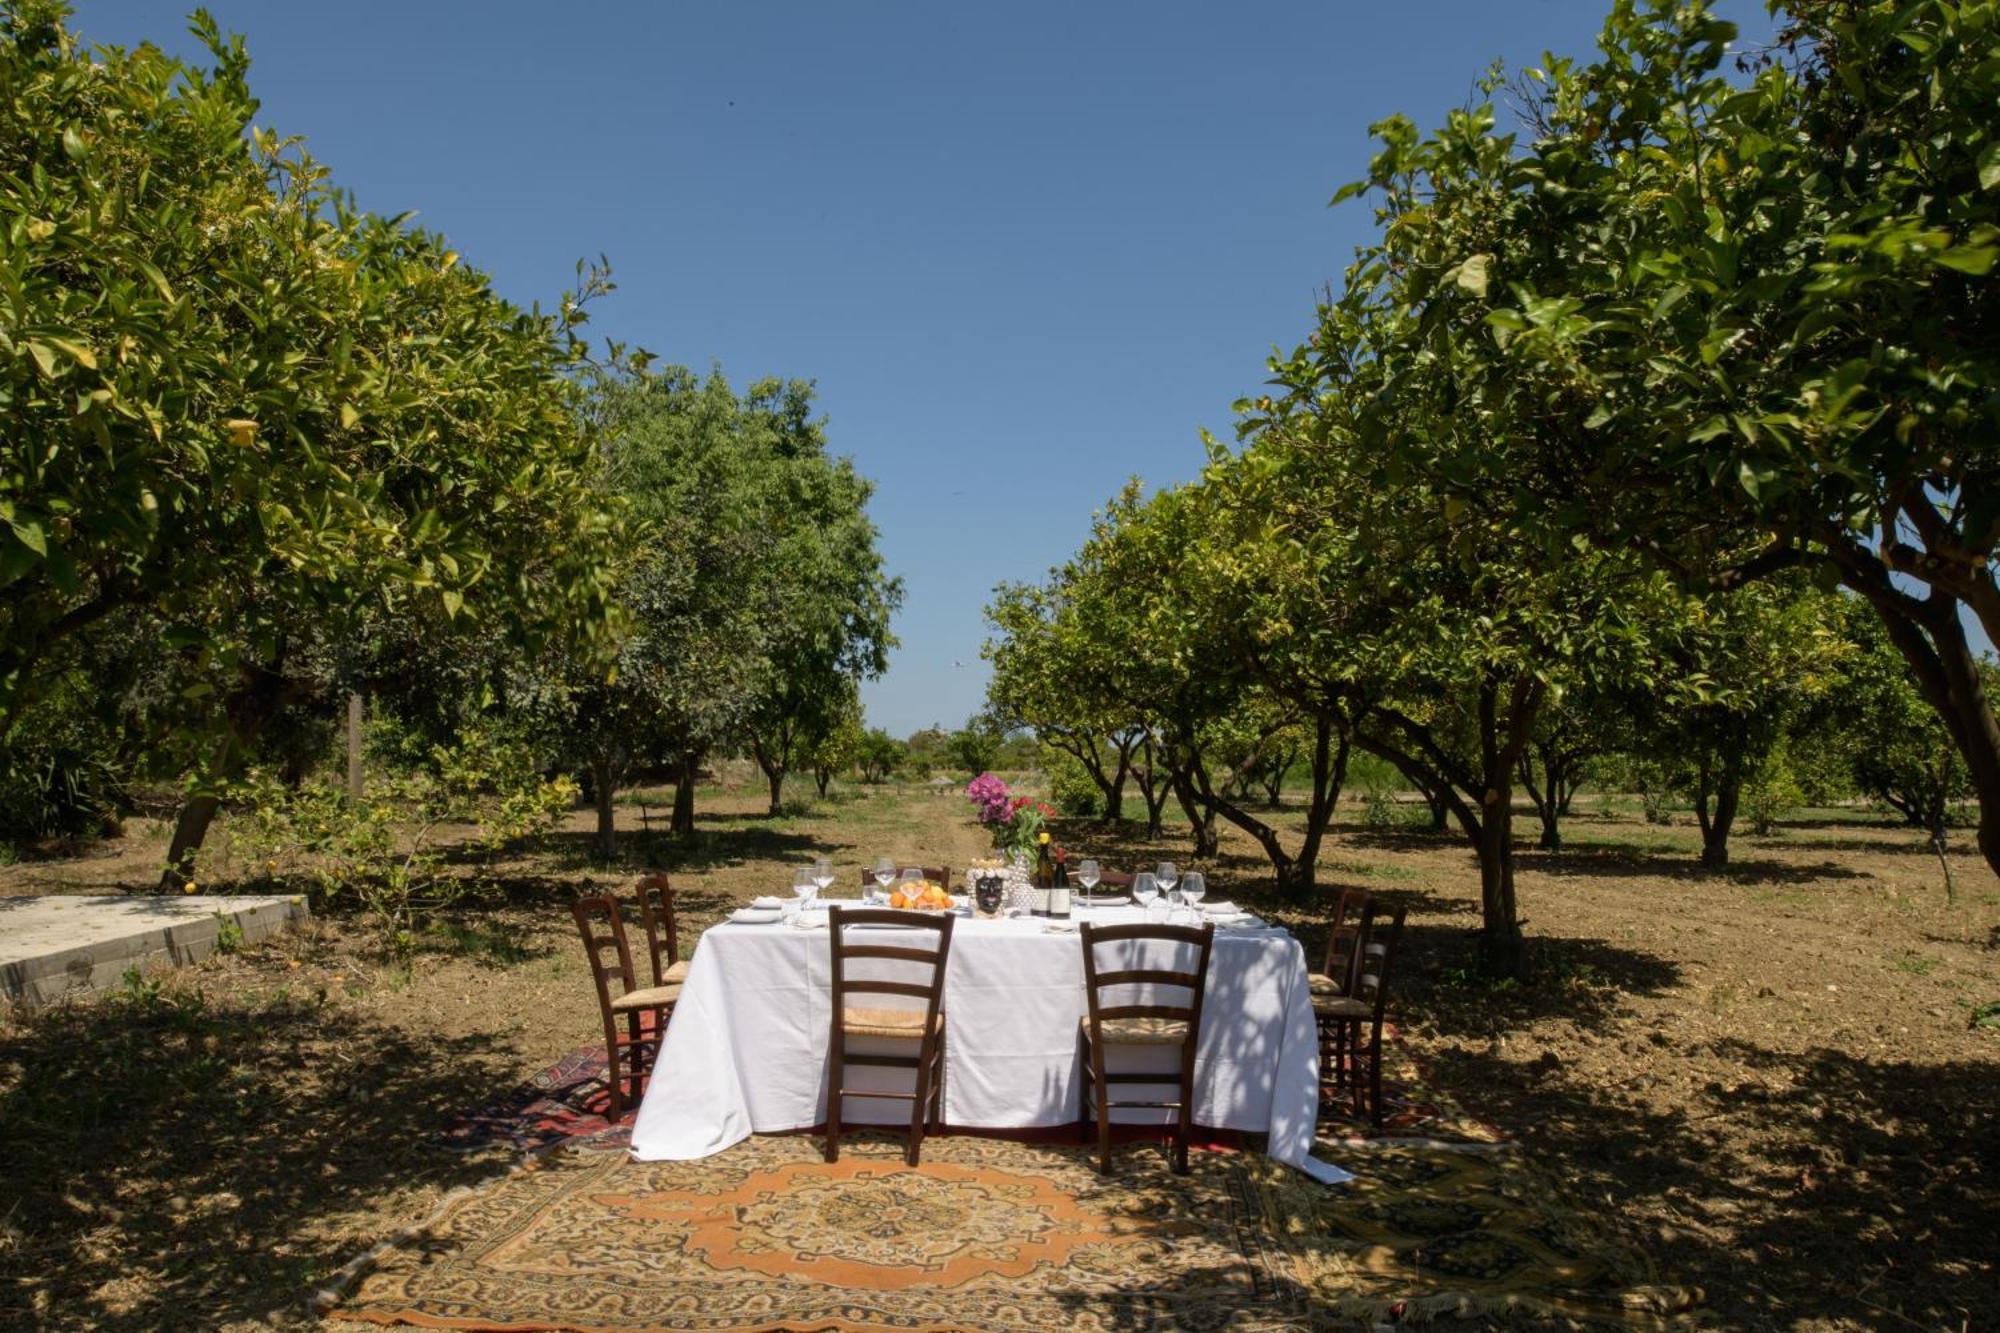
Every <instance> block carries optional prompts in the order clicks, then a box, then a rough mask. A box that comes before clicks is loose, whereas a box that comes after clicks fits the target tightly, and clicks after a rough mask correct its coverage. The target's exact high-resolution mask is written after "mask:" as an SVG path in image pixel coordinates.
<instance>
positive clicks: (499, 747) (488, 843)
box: [231, 729, 576, 962]
mask: <svg viewBox="0 0 2000 1333" xmlns="http://www.w3.org/2000/svg"><path fill="white" fill-rule="evenodd" d="M231 795H232V800H233V801H234V802H235V803H237V804H239V805H241V806H242V807H244V808H246V809H248V810H249V811H250V812H251V815H252V819H251V821H250V827H249V829H248V831H247V832H246V833H244V834H242V835H240V836H241V837H243V838H245V839H247V841H248V842H249V844H250V850H251V851H252V853H253V855H254V856H255V858H256V859H257V860H259V861H262V862H263V865H264V869H265V871H266V873H268V874H276V873H278V870H279V866H280V863H281V862H282V863H284V864H287V865H291V866H296V867H298V868H299V869H300V870H302V871H303V872H304V874H305V875H306V876H307V878H308V882H309V883H310V884H311V886H312V888H311V893H312V897H313V899H314V902H313V908H314V910H315V911H325V910H335V911H338V910H343V909H345V910H356V911H359V912H360V914H361V915H362V916H363V917H364V918H365V919H367V920H368V921H370V922H371V923H372V924H373V925H374V927H375V930H376V934H377V938H378V939H379V941H380V942H381V944H382V946H383V947H384V948H385V949H386V950H387V951H388V952H389V953H390V954H392V955H394V956H395V957H396V958H397V959H399V960H402V961H405V962H407V961H408V960H409V958H410V957H411V956H412V954H414V953H415V951H416V948H417V945H418V942H419V939H420V937H421V933H422V927H423V922H424V920H425V919H426V918H427V917H428V916H429V915H430V914H431V913H433V912H436V911H438V910H440V909H442V908H446V907H449V906H450V905H452V904H453V903H455V902H458V901H459V900H461V899H462V898H464V897H466V896H467V895H468V894H470V893H474V892H477V891H478V889H479V888H480V887H481V884H482V878H481V875H480V873H479V864H480V863H478V862H475V868H474V870H473V872H472V873H470V874H458V873H454V872H453V871H452V870H451V868H450V867H449V866H448V865H447V863H446V857H445V849H444V848H442V847H440V846H438V844H437V836H438V834H439V832H440V830H441V829H443V828H444V827H446V826H448V825H471V826H472V829H473V833H472V836H471V838H470V839H468V840H466V841H464V842H461V843H460V844H459V846H458V848H457V849H456V851H457V853H458V855H459V856H460V857H461V858H463V857H464V854H465V853H466V852H472V853H474V854H475V855H476V854H480V853H483V854H484V859H485V863H486V864H490V863H491V861H492V859H493V857H494V856H496V855H497V854H498V852H499V851H500V849H501V848H503V847H505V846H506V845H507V844H509V843H511V842H514V841H516V840H517V839H520V838H524V837H528V836H531V835H533V834H536V833H540V832H545V831H547V830H548V829H550V828H553V827H554V826H555V824H556V822H557V821H558V820H560V819H562V818H563V817H564V816H565V815H566V814H567V813H568V812H569V810H570V809H571V808H572V807H573V806H574V805H575V803H576V784H575V783H574V782H573V781H572V780H571V779H570V778H569V777H568V776H567V775H563V776H558V777H556V778H553V779H544V778H543V777H542V776H541V775H540V773H539V772H538V771H537V768H536V765H535V762H534V756H533V754H532V753H531V752H530V751H529V750H528V749H527V748H526V747H525V746H522V745H519V744H514V743H509V742H506V741H503V740H501V739H498V738H496V737H494V736H493V735H491V734H489V733H487V732H485V731H482V730H479V729H473V730H470V731H468V732H466V733H465V734H464V735H462V736H461V737H460V738H459V739H458V741H457V742H456V743H454V744H452V745H448V746H447V745H438V746H434V747H432V749H431V750H430V752H429V754H428V756H427V758H426V761H425V763H424V764H423V765H422V766H421V767H419V768H417V769H415V770H414V771H411V772H407V773H403V774H400V775H396V776H389V777H384V778H381V779H378V780H377V781H376V782H374V783H373V784H372V785H371V788H370V791H369V794H368V799H367V800H365V801H358V802H357V801H350V800H349V799H348V798H347V794H346V792H345V791H344V790H343V789H342V788H340V787H339V786H337V785H334V784H332V783H329V782H308V783H304V784H301V785H299V786H297V787H287V786H286V785H285V784H284V783H282V782H280V781H279V780H278V779H277V778H276V777H275V776H274V775H271V774H268V773H264V772H261V771H259V772H253V773H251V774H250V775H249V776H248V777H246V778H245V779H244V780H243V781H242V782H241V783H239V784H237V786H236V788H235V789H234V791H233V792H232V794H231Z"/></svg>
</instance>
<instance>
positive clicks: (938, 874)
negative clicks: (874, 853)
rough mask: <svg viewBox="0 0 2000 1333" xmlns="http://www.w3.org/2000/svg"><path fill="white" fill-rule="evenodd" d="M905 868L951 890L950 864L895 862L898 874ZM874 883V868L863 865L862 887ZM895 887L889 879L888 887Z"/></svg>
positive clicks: (944, 888)
mask: <svg viewBox="0 0 2000 1333" xmlns="http://www.w3.org/2000/svg"><path fill="white" fill-rule="evenodd" d="M872 864H873V863H872V862H871V863H870V865H872ZM905 870H915V871H917V872H918V873H920V874H921V875H923V877H924V878H925V879H927V880H929V881H930V882H931V883H933V884H935V885H937V886H938V887H939V888H941V889H943V890H944V891H945V892H946V893H950V892H951V867H950V866H912V865H911V864H910V863H909V862H908V861H898V862H896V873H897V874H899V875H900V874H902V873H903V871H905ZM874 883H875V872H874V870H873V869H870V868H869V867H865V866H864V867H863V868H862V871H861V886H862V887H863V888H871V887H873V886H874ZM895 887H896V882H895V881H894V880H891V881H889V889H890V890H891V891H893V890H894V889H895ZM968 892H969V890H968Z"/></svg>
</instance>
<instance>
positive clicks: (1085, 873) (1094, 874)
mask: <svg viewBox="0 0 2000 1333" xmlns="http://www.w3.org/2000/svg"><path fill="white" fill-rule="evenodd" d="M1102 878H1103V874H1102V873H1101V872H1100V871H1099V870H1098V868H1097V862H1095V861H1085V862H1084V863H1083V864H1082V865H1080V866H1078V867H1077V868H1076V882H1077V883H1079V884H1081V885H1083V896H1084V897H1086V898H1088V897H1090V894H1091V890H1093V889H1095V888H1096V887H1097V881H1098V880H1100V879H1102Z"/></svg>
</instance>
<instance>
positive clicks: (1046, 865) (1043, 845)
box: [1033, 833, 1056, 916]
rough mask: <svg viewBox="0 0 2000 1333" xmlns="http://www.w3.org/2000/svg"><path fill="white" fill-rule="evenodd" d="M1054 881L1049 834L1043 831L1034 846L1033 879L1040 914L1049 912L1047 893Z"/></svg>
mask: <svg viewBox="0 0 2000 1333" xmlns="http://www.w3.org/2000/svg"><path fill="white" fill-rule="evenodd" d="M1055 881H1056V873H1055V867H1054V866H1053V865H1052V864H1051V863H1050V861H1049V835H1048V834H1046V833H1044V834H1043V835H1042V837H1041V841H1040V842H1039V843H1037V844H1036V846H1035V877H1034V880H1033V883H1034V886H1035V888H1036V889H1037V890H1038V892H1037V893H1036V894H1035V897H1036V899H1037V900H1038V901H1039V902H1040V904H1041V906H1040V908H1039V909H1038V910H1039V912H1040V914H1041V915H1042V916H1047V915H1048V914H1049V894H1050V892H1051V886H1052V885H1054V883H1055Z"/></svg>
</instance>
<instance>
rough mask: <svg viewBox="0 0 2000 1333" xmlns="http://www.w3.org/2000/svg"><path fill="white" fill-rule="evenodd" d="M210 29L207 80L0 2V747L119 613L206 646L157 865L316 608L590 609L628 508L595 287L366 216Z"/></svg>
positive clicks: (231, 760) (53, 16)
mask: <svg viewBox="0 0 2000 1333" xmlns="http://www.w3.org/2000/svg"><path fill="white" fill-rule="evenodd" d="M195 23H196V31H197V33H198V34H199V35H200V36H201V37H202V39H203V41H204V42H205V43H206V45H207V48H208V51H209V54H210V58H211V59H212V61H213V63H212V64H211V65H208V66H206V67H204V66H197V65H188V64H183V63H182V62H180V61H177V60H175V59H173V58H171V57H169V56H167V55H165V54H164V53H162V52H161V51H159V50H158V49H157V48H154V47H150V46H145V47H140V48H137V49H135V50H131V51H124V50H116V49H100V50H88V49H86V48H84V47H83V46H82V45H81V44H80V43H79V42H78V40H77V38H76V37H75V35H74V34H73V33H72V32H71V31H70V30H69V29H68V27H67V26H66V15H65V11H64V7H63V6H61V5H59V4H55V3H48V2H47V0H19V2H18V3H13V4H9V5H7V6H5V7H4V8H0V82H4V86H5V87H6V88H7V89H8V96H7V98H6V99H5V101H4V103H3V104H0V238H4V240H0V302H4V303H5V306H6V311H7V316H6V318H5V319H4V320H0V349H4V351H5V353H6V355H5V357H4V358H0V376H4V380H0V413H4V419H5V426H6V429H5V431H4V444H0V589H4V593H5V595H4V597H0V733H4V731H5V730H7V729H10V728H11V726H12V724H13V723H14V721H15V720H16V719H17V718H18V717H19V716H20V712H21V710H22V709H23V708H24V707H25V706H26V705H27V704H28V703H29V702H30V701H31V700H32V699H33V698H34V697H35V696H36V694H37V692H38V690H39V689H40V688H41V687H42V686H43V685H44V684H46V679H45V676H44V674H43V672H42V666H43V664H44V662H46V661H47V660H48V655H49V653H50V652H51V650H52V649H53V648H54V646H55V645H57V644H59V643H62V642H63V641H65V640H67V639H69V638H72V637H74V636H79V635H85V634H88V633H89V632H90V631H91V630H92V628H93V627H95V626H98V625H100V624H101V623H103V622H104V621H105V619H106V618H107V617H109V616H111V615H113V614H114V613H117V612H121V611H123V612H132V613H136V614H137V615H139V616H140V617H141V618H142V620H143V622H144V623H145V624H147V625H148V626H150V627H151V632H153V633H154V634H156V635H157V636H158V638H159V640H160V642H161V643H162V644H163V645H165V646H167V647H169V648H171V649H172V650H173V651H175V652H177V653H180V654H183V655H187V656H190V657H193V658H196V659H199V660H201V661H204V662H210V663H213V664H214V665H215V668H216V670H215V673H214V677H215V679H214V681H212V682H201V683H199V684H198V685H197V688H202V689H203V693H201V694H200V695H198V696H197V697H196V698H195V699H194V700H191V701H190V702H191V703H192V704H195V705H196V706H195V707H192V708H190V710H189V717H188V725H189V726H190V727H192V728H197V729H199V730H200V731H202V732H204V733H205V734H207V735H208V736H210V737H211V738H212V744H211V745H210V746H209V748H208V749H207V750H206V753H205V754H204V756H203V757H202V759H201V760H200V762H199V763H198V765H197V767H196V771H195V778H194V780H193V786H192V790H191V797H190V800H189V802H188V805H187V807H186V809H185V810H184V812H183V815H182V819H181V823H180V827H179V828H178V830H177V832H176V836H175V839H174V844H173V847H172V848H171V849H170V852H169V868H170V873H171V872H172V869H173V868H174V867H176V866H178V865H179V864H180V863H182V862H183V861H184V860H185V858H186V856H187V855H188V854H189V853H190V852H191V850H192V848H193V847H194V846H196V845H198V844H199V842H200V839H201V836H202V833H203V832H204V831H205V829H206V826H207V823H208V819H209V817H210V816H211V815H212V813H213V811H214V808H215V800H216V790H217V787H218V784H219V783H221V782H223V781H226V780H227V779H228V778H230V777H232V776H233V775H234V774H235V773H236V772H238V771H240V769H241V767H242V765H243V762H244V760H245V757H246V756H247V754H248V753H249V751H250V749H251V748H252V746H253V745H254V744H255V741H256V739H257V737H258V736H259V735H260V734H261V733H262V731H263V730H264V728H266V727H267V726H268V725H269V724H270V722H271V720H272V719H273V718H274V717H276V716H277V715H278V714H279V713H280V712H281V711H282V710H283V709H284V708H286V707H287V706H289V705H291V704H293V703H295V702H296V701H297V700H298V698H299V697H300V696H301V694H302V693H303V691H304V686H303V684H302V683H301V681H300V680H299V678H298V677H297V676H296V675H294V674H293V672H292V670H291V662H292V660H293V653H292V646H293V645H294V644H295V643H297V642H298V641H299V640H300V639H301V637H303V636H302V634H301V626H306V625H309V626H312V627H313V632H314V633H318V634H322V635H333V636H336V637H337V636H338V634H339V632H340V627H341V626H342V625H343V624H344V623H346V622H348V621H350V620H354V619H358V618H361V617H364V616H366V615H368V614H371V613H375V612H378V611H381V612H389V613H396V612H401V611H405V610H412V609H416V610H420V611H421V613H422V614H424V615H427V616H430V617H432V618H434V619H435V620H437V621H439V622H442V623H445V624H456V623H460V622H466V623H472V622H490V623H494V624H497V625H500V626H504V627H505V629H506V630H507V632H508V633H509V634H510V635H514V636H516V637H518V638H520V639H522V640H526V641H532V640H533V639H535V638H537V637H539V636H542V635H544V634H546V633H548V632H549V631H550V630H551V628H552V627H555V626H558V625H561V626H565V627H570V626H579V625H592V624H601V623H603V622H604V620H605V612H606V607H607V604H608V595H609V592H610V583H611V578H610V575H609V572H608V569H607V561H606V557H605V552H606V548H607V542H608V539H609V538H610V537H611V536H612V534H613V532H614V530H615V525H616V520H615V517H614V516H613V515H611V514H610V513H608V512H607V511H606V510H605V509H604V508H603V507H602V506H600V505H599V504H598V503H597V501H596V497H595V496H594V494H593V492H592V489H591V485H590V478H591V473H592V454H591V449H590V442H589V438H588V432H587V430H586V429H585V428H584V426H583V424H582V422H581V419H580V417H579V414H578V412H577V410H576V396H575V389H574V378H573V376H574V372H575V370H576V369H577V367H578V366H579V365H580V364H581V363H582V362H583V360H584V359H585V357H586V350H585V348H584V345H583V342H582V339H581V335H580V333H579V332H578V328H579V325H580V324H581V322H582V319H583V311H582V303H583V301H584V300H585V299H587V297H588V296H589V295H590V294H592V293H594V292H596V291H600V290H603V289H604V286H605V284H604V283H603V281H602V279H601V276H600V275H596V274H586V275H585V284H584V288H583V290H581V291H580V292H579V293H578V294H577V295H576V296H573V297H566V298H565V299H564V300H563V302H562V303H561V306H560V307H559V308H558V309H556V310H553V311H548V312H544V311H539V310H523V309H520V308H518V307H516V306H514V305H512V304H510V303H508V302H506V301H503V300H501V299H500V298H499V297H498V296H496V295H495V294H494V292H493V291H492V288H491V286H490V284H489V283H488V281H487V279H486V277H485V275H483V274H482V273H480V272H478V271H477V270H476V269H474V268H472V267H470V266H468V265H466V264H464V263H463V262H461V260H460V258H459V256H458V255H457V254H456V253H455V252H454V251H452V250H451V249H450V248H449V247H448V246H447V245H446V243H445V242H444V240H443V238H441V237H438V236H436V235H432V234H429V233H426V232H423V231H420V230H417V229H414V228H412V227H410V226H408V225H407V224H406V223H405V222H404V221H403V220H401V219H394V218H384V217H379V216H375V215H373V214H368V213H364V212H360V211H358V210H356V209H354V208H353V207H352V205H351V204H350V203H349V201H348V200H347V199H346V198H345V197H344V196H343V195H342V194H341V193H340V192H339V191H338V190H336V189H335V188H334V186H333V184H332V182H331V180H330V178H329V176H328V174H327V172H326V170H325V169H324V168H323V167H321V166H320V165H319V164H318V163H317V162H315V161H314V160H313V159H312V158H311V157H310V156H309V155H307V153H306V152H305V151H304V149H303V147H302V146H301V145H300V144H299V143H298V142H296V141H293V140H286V139H281V138H279V137H278V136H276V135H275V134H273V133H271V132H269V131H267V130H262V129H254V128H253V127H252V124H251V118H252V116H253V114H254V112H255V110H256V106H257V103H256V101H255V99H254V98H253V97H252V96H251V93H250V90H249V84H248V70H249V62H248V58H247V56H246V55H245V52H244V48H243V44H242V42H241V40H240V39H226V38H224V37H223V36H222V35H221V34H220V33H219V32H218V31H217V30H216V28H215V27H214V25H213V24H212V23H211V22H210V21H209V20H208V19H206V18H205V17H202V16H197V18H196V21H195ZM203 687H205V688H203Z"/></svg>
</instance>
